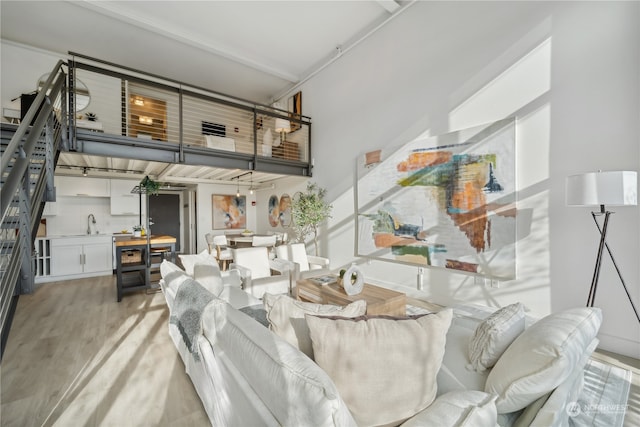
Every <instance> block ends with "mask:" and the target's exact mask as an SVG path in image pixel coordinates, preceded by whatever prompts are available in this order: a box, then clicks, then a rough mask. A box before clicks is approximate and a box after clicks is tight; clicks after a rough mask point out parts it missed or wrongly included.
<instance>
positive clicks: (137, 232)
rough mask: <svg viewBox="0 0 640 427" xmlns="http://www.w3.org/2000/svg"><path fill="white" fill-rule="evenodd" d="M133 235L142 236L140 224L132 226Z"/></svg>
mask: <svg viewBox="0 0 640 427" xmlns="http://www.w3.org/2000/svg"><path fill="white" fill-rule="evenodd" d="M133 237H142V226H141V225H134V226H133Z"/></svg>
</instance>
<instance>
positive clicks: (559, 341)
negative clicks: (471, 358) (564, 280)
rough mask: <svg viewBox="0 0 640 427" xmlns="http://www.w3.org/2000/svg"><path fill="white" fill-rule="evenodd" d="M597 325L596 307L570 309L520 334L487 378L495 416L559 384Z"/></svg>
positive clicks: (594, 332) (530, 401) (598, 315)
mask: <svg viewBox="0 0 640 427" xmlns="http://www.w3.org/2000/svg"><path fill="white" fill-rule="evenodd" d="M601 323H602V312H601V310H600V309H599V308H589V307H584V308H574V309H570V310H565V311H561V312H559V313H553V314H550V315H549V316H547V317H544V318H543V319H541V320H539V321H537V322H536V323H534V324H533V325H531V326H530V327H529V328H528V329H526V330H525V331H524V332H523V333H522V334H520V336H519V337H518V338H516V339H515V341H514V342H513V343H512V344H511V345H510V346H509V348H507V350H506V351H505V352H504V353H503V354H502V357H500V359H499V360H498V362H497V363H496V365H495V366H494V367H493V369H492V370H491V372H490V373H489V376H488V377H487V383H486V385H485V391H486V392H487V393H495V394H497V395H498V400H497V401H496V407H497V408H498V413H499V414H505V413H508V412H514V411H518V410H520V409H522V408H524V407H525V406H527V405H529V404H531V403H533V402H534V401H535V400H536V399H538V398H539V397H540V396H542V395H544V394H546V393H548V392H550V391H551V390H553V389H555V388H556V387H558V385H560V384H561V383H563V382H564V381H565V380H566V379H567V378H568V377H569V375H571V372H573V370H574V367H575V366H576V365H578V364H579V363H580V359H581V357H582V354H583V353H584V352H585V350H587V349H588V346H589V344H591V342H592V341H593V339H594V338H595V337H596V334H597V333H598V330H599V329H600V324H601Z"/></svg>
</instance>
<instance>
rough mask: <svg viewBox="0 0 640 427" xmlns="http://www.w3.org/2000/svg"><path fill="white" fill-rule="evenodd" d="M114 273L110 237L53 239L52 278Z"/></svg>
mask: <svg viewBox="0 0 640 427" xmlns="http://www.w3.org/2000/svg"><path fill="white" fill-rule="evenodd" d="M111 273H112V238H111V236H109V235H106V234H105V235H101V236H86V237H79V236H78V237H59V238H53V239H51V277H55V278H57V279H60V278H64V277H67V276H72V277H77V278H80V277H91V276H99V275H104V274H111Z"/></svg>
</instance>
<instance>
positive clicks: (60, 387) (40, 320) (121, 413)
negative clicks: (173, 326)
mask: <svg viewBox="0 0 640 427" xmlns="http://www.w3.org/2000/svg"><path fill="white" fill-rule="evenodd" d="M412 303H413V304H416V305H423V304H427V306H426V307H431V306H430V305H428V303H425V302H424V301H417V300H413V301H412ZM168 316H169V311H168V309H167V306H166V303H165V301H164V296H163V295H162V294H161V293H156V294H150V295H147V294H145V293H144V292H141V293H135V294H129V295H127V296H125V297H124V298H123V300H122V302H120V303H117V302H116V286H115V277H114V276H104V277H98V278H92V279H81V280H69V281H63V282H55V283H48V284H44V285H42V286H41V287H39V288H38V289H37V290H36V292H35V293H34V294H32V295H23V296H21V297H20V300H19V303H18V308H17V310H16V316H15V318H14V321H13V327H12V328H11V332H10V335H9V340H8V342H7V347H6V350H5V355H4V357H3V360H2V365H1V366H0V402H1V406H0V425H2V426H65V427H66V426H205V425H209V420H208V418H207V416H206V413H205V411H204V408H203V406H202V403H201V402H200V399H199V398H198V396H197V394H196V392H195V390H194V388H193V385H192V384H191V380H190V379H189V377H188V376H187V375H186V373H185V372H184V364H183V363H182V360H180V357H179V356H178V353H177V352H176V350H175V347H174V345H173V343H172V342H171V339H170V338H169V334H168V331H167V322H168ZM594 357H597V358H598V359H600V360H603V361H605V362H608V363H612V364H616V365H619V366H622V367H624V368H625V369H629V370H631V371H632V372H633V375H634V376H633V385H632V388H631V394H630V396H629V402H628V408H627V414H626V417H625V426H629V427H630V426H638V425H640V361H638V360H637V359H631V358H624V357H621V356H619V355H615V354H612V353H606V352H601V351H599V352H598V354H597V355H595V356H594Z"/></svg>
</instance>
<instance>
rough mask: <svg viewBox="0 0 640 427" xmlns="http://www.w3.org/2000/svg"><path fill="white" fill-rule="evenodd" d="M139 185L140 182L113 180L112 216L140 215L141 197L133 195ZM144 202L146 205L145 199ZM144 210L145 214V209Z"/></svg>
mask: <svg viewBox="0 0 640 427" xmlns="http://www.w3.org/2000/svg"><path fill="white" fill-rule="evenodd" d="M139 184H140V181H128V180H122V179H112V180H111V215H140V195H139V194H132V193H131V189H132V188H133V187H135V186H136V185H139ZM142 202H143V203H142V204H143V205H144V198H143V200H142ZM142 209H143V212H144V209H145V207H144V206H143V207H142Z"/></svg>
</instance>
